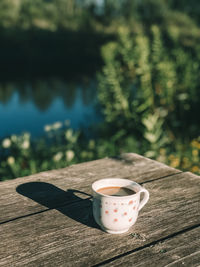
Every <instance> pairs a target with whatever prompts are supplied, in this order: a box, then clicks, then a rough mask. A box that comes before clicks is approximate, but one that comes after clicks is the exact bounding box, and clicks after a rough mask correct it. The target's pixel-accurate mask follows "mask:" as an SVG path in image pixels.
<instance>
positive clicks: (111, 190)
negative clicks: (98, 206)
mask: <svg viewBox="0 0 200 267" xmlns="http://www.w3.org/2000/svg"><path fill="white" fill-rule="evenodd" d="M97 192H98V193H101V194H104V195H109V196H119V197H122V196H130V195H133V194H135V191H133V190H131V189H129V188H127V187H118V186H108V187H102V188H100V189H98V190H97Z"/></svg>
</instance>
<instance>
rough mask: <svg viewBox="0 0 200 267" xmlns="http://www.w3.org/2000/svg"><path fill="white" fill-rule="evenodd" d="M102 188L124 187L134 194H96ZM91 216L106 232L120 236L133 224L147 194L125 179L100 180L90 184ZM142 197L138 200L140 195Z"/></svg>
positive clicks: (145, 200)
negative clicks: (91, 198) (142, 194)
mask: <svg viewBox="0 0 200 267" xmlns="http://www.w3.org/2000/svg"><path fill="white" fill-rule="evenodd" d="M104 187H126V188H129V189H131V190H133V191H134V192H135V194H132V195H128V196H110V195H104V194H102V193H99V192H97V191H98V190H99V189H100V188H104ZM92 191H93V216H94V219H95V221H96V222H97V224H98V225H99V226H100V227H101V228H102V229H103V230H104V231H106V232H108V233H111V234H121V233H125V232H127V231H128V230H129V228H130V227H131V226H132V225H134V224H135V222H136V220H137V217H138V212H139V210H141V209H142V208H143V207H144V205H145V204H146V203H147V201H148V200H149V192H148V191H147V190H146V189H144V188H143V187H142V186H141V185H139V184H137V183H136V182H133V181H131V180H127V179H120V178H108V179H101V180H98V181H96V182H94V183H93V184H92ZM141 193H144V197H143V199H142V200H140V194H141Z"/></svg>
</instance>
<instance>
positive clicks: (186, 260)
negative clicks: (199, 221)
mask: <svg viewBox="0 0 200 267" xmlns="http://www.w3.org/2000/svg"><path fill="white" fill-rule="evenodd" d="M101 266H110V267H111V266H115V267H118V266H119V267H121V266H123V267H126V266H127V267H128V266H134V267H142V266H151V267H157V266H159V267H162V266H165V267H171V266H187V267H189V266H193V267H195V266H196V267H197V266H200V227H197V228H195V229H192V230H190V231H187V232H184V233H181V234H179V235H177V236H173V237H172V238H169V239H167V240H165V241H163V242H158V243H157V244H155V245H152V246H149V247H146V248H144V249H141V250H139V251H133V252H132V253H131V254H129V255H126V256H123V255H121V257H119V258H118V259H115V260H113V261H109V262H108V263H106V264H101Z"/></svg>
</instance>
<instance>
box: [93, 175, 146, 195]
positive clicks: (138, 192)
mask: <svg viewBox="0 0 200 267" xmlns="http://www.w3.org/2000/svg"><path fill="white" fill-rule="evenodd" d="M108 180H115V181H116V180H117V181H118V182H120V181H121V182H129V184H127V185H126V186H128V185H129V186H131V185H132V186H133V185H135V186H137V187H138V188H139V190H138V191H137V192H135V193H134V194H131V195H128V196H111V195H106V194H103V193H99V192H97V190H98V189H100V188H103V187H99V188H98V189H95V188H94V187H95V185H96V184H97V183H99V182H103V181H108ZM113 182H114V181H113ZM113 186H119V185H113ZM121 186H122V185H121ZM142 189H143V187H142V186H141V185H140V184H138V183H136V182H135V181H132V180H129V179H125V178H117V177H116V178H115V177H112V178H103V179H99V180H96V181H95V182H93V183H92V190H93V192H95V194H97V195H99V196H102V197H107V198H114V199H129V198H133V197H136V196H138V194H140V191H141V190H142Z"/></svg>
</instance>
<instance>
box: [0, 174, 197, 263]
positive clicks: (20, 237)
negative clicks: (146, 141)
mask: <svg viewBox="0 0 200 267" xmlns="http://www.w3.org/2000/svg"><path fill="white" fill-rule="evenodd" d="M199 183H200V177H199V176H195V175H192V174H190V173H181V174H177V175H174V176H169V177H166V178H165V179H161V180H155V181H152V182H150V183H147V184H146V188H147V189H148V190H149V192H150V201H149V202H148V204H147V205H146V206H145V207H144V208H143V210H142V211H141V213H140V215H139V218H138V221H137V223H136V224H135V226H134V227H133V228H132V229H131V230H130V231H129V233H126V234H123V235H110V234H107V233H104V232H103V231H101V230H100V229H99V228H98V227H97V226H96V225H95V223H94V221H93V219H92V212H91V201H90V200H82V201H79V202H75V203H72V204H68V205H66V206H63V207H59V208H57V209H51V210H48V211H45V212H42V213H39V214H35V215H32V216H29V217H26V218H21V219H18V220H15V221H11V222H8V223H5V224H2V225H1V230H0V231H1V232H0V235H1V240H0V265H2V266H92V265H95V264H100V263H101V262H104V261H105V260H109V259H112V258H113V257H116V256H118V255H121V254H124V253H129V252H131V251H133V250H135V249H138V248H140V247H143V246H144V245H148V244H151V243H152V242H154V243H155V242H157V241H159V240H160V239H162V238H168V237H169V236H171V235H174V234H175V233H177V232H180V231H184V230H187V229H189V228H191V227H194V226H195V227H197V226H198V225H199V222H200V209H199V207H200V204H199V203H200V187H199ZM195 257H198V255H196V256H195Z"/></svg>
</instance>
